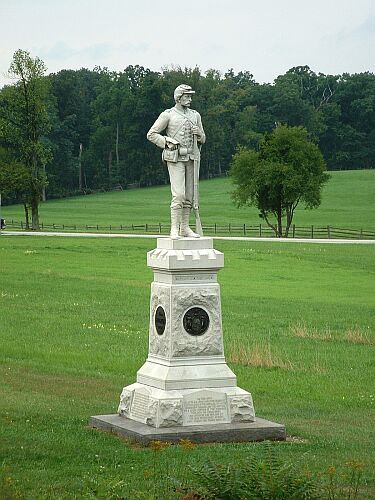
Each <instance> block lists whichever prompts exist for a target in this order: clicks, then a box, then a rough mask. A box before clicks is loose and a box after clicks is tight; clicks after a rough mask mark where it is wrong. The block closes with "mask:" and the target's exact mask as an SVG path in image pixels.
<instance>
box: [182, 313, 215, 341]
mask: <svg viewBox="0 0 375 500" xmlns="http://www.w3.org/2000/svg"><path fill="white" fill-rule="evenodd" d="M209 324H210V318H209V317H208V314H207V313H206V311H205V310H204V309H202V308H201V307H192V308H191V309H189V310H188V311H186V313H185V315H184V319H183V325H184V328H185V330H186V331H187V333H189V334H190V335H203V334H204V333H206V331H207V329H208V327H209Z"/></svg>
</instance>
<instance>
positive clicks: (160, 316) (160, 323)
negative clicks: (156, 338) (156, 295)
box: [155, 306, 167, 335]
mask: <svg viewBox="0 0 375 500" xmlns="http://www.w3.org/2000/svg"><path fill="white" fill-rule="evenodd" d="M166 322H167V319H166V317H165V311H164V309H163V308H162V307H161V306H158V307H157V309H156V311H155V328H156V331H157V333H158V335H163V333H164V330H165V324H166Z"/></svg>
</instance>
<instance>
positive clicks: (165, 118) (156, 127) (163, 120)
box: [147, 111, 169, 149]
mask: <svg viewBox="0 0 375 500" xmlns="http://www.w3.org/2000/svg"><path fill="white" fill-rule="evenodd" d="M168 122H169V113H168V111H163V112H162V113H161V114H160V115H159V118H158V119H157V120H156V122H155V123H154V124H153V126H152V127H151V128H150V130H149V131H148V132H147V139H148V140H149V141H151V142H153V143H154V144H156V145H157V146H159V148H162V149H164V148H165V143H166V141H165V137H164V136H163V135H161V132H163V130H165V129H166V128H167V126H168Z"/></svg>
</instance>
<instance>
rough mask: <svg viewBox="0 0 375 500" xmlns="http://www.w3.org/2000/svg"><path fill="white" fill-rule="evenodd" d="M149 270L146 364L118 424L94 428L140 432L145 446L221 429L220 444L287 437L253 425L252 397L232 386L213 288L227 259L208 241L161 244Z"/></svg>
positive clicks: (105, 420) (98, 423)
mask: <svg viewBox="0 0 375 500" xmlns="http://www.w3.org/2000/svg"><path fill="white" fill-rule="evenodd" d="M147 265H148V266H149V267H151V268H152V270H153V272H154V281H153V283H152V285H151V299H150V325H149V355H148V358H147V360H146V362H145V364H144V365H143V366H142V367H141V368H140V370H139V371H138V373H137V381H136V383H134V384H132V385H129V386H126V387H124V389H123V391H122V393H121V396H120V405H119V408H118V414H119V417H120V420H119V418H118V417H116V418H115V419H113V418H112V417H111V416H102V417H100V416H97V417H92V421H91V425H92V426H94V427H102V428H108V427H109V428H111V429H112V430H115V431H116V429H117V430H118V429H122V433H124V432H125V434H126V432H128V435H129V436H133V435H134V432H135V431H134V429H137V432H138V435H139V436H140V438H142V436H143V438H145V436H146V435H147V436H148V438H147V439H149V440H150V439H152V437H150V436H153V435H154V436H158V438H159V439H160V435H165V436H166V437H165V439H169V440H170V439H171V436H175V438H174V440H176V439H177V437H176V436H179V435H181V437H182V436H183V435H185V434H187V433H188V434H189V435H194V436H195V437H196V439H195V440H196V441H204V438H202V433H203V435H204V434H205V433H206V434H207V433H208V434H209V433H210V432H211V434H210V435H212V436H214V435H215V436H216V435H220V432H219V431H218V432H219V434H217V433H216V434H215V432H214V429H225V439H224V438H223V440H225V441H228V440H231V436H232V439H233V440H241V439H239V438H238V436H242V438H244V436H245V440H256V439H259V436H263V437H262V438H263V439H283V438H284V439H285V428H284V427H283V426H280V425H279V424H273V423H272V422H267V421H264V420H261V422H263V423H264V422H265V424H264V425H263V424H261V423H259V422H255V421H256V418H255V413H254V407H253V401H252V397H251V394H250V393H249V392H247V391H245V390H243V389H241V388H239V387H237V381H236V376H235V374H234V373H233V372H232V370H231V369H230V368H229V367H228V365H227V364H226V362H225V357H224V348H223V332H222V321H221V301H220V286H219V284H218V282H217V273H218V271H219V270H220V269H222V268H223V267H224V255H223V254H222V253H221V252H218V251H217V250H215V249H214V248H213V240H212V238H199V239H195V238H182V239H178V240H172V239H170V238H158V240H157V248H156V249H155V250H152V251H151V252H149V253H148V254H147ZM115 421H116V423H114V422H115ZM119 422H120V424H119ZM131 422H134V423H133V424H132V423H131ZM236 426H237V427H236ZM238 426H239V427H238ZM152 428H154V431H152ZM124 429H125V430H124ZM142 429H143V430H142ZM159 429H160V430H159ZM162 429H165V432H164V431H163V432H164V434H163V433H162V434H160V433H161V430H162ZM192 429H193V430H192ZM194 429H196V431H195V432H194ZM259 429H260V430H259ZM270 429H273V430H272V432H271V430H270ZM275 429H276V431H275ZM275 432H276V434H275ZM252 433H253V434H252ZM208 434H207V435H208ZM198 435H199V436H200V438H197V436H198ZM252 435H253V438H252V437H251V436H252ZM167 436H169V437H167ZM236 436H237V437H236ZM264 436H265V437H264ZM282 436H284V437H282ZM133 437H134V436H133ZM147 439H146V438H145V439H139V440H141V441H145V440H146V441H147ZM155 439H156V438H155ZM242 440H244V439H242Z"/></svg>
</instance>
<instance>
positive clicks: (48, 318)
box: [0, 172, 375, 499]
mask: <svg viewBox="0 0 375 500" xmlns="http://www.w3.org/2000/svg"><path fill="white" fill-rule="evenodd" d="M345 174H347V173H346V172H345V173H340V174H339V175H345ZM349 174H350V173H349ZM212 182H213V183H217V185H222V186H223V185H224V183H223V181H212ZM208 184H209V183H207V185H208ZM157 191H158V189H154V190H151V189H150V190H144V192H145V193H152V192H154V193H155V192H157ZM162 191H163V190H162V188H160V192H162ZM202 191H203V190H202ZM139 193H140V191H138V194H139ZM127 194H128V193H119V194H117V193H115V194H111V195H102V196H103V198H105V197H109V198H110V197H114V198H115V197H116V196H124V197H125V196H126V195H127ZM129 194H131V195H132V192H129ZM94 199H96V200H99V199H100V196H96V197H87V198H86V200H89V201H91V200H94ZM78 201H79V200H78V199H77V200H76V202H77V203H78ZM72 202H73V200H70V201H69V202H67V201H62V202H57V203H56V202H55V203H54V205H55V206H58V205H59V204H60V206H64V207H66V206H68V205H69V204H70V203H72ZM80 202H81V203H82V199H81V200H80ZM96 203H98V202H96ZM52 205H53V203H51V204H47V205H45V206H46V207H49V206H52ZM154 246H155V241H153V240H142V239H134V240H122V239H121V240H117V239H116V240H113V239H104V238H103V239H102V238H96V239H91V238H84V239H83V238H82V239H81V238H54V237H38V238H27V237H15V236H13V237H12V236H1V237H0V314H1V322H0V342H1V350H0V372H1V380H2V383H1V386H0V412H1V415H0V418H1V425H0V443H1V444H0V466H1V469H2V476H3V477H2V483H1V481H0V484H1V486H0V488H2V489H0V498H9V497H10V498H12V497H17V495H18V496H20V497H25V498H43V497H48V498H58V497H61V498H74V497H79V498H86V497H90V495H91V497H90V498H93V497H99V498H109V497H110V492H111V491H112V490H113V492H117V491H118V490H122V491H123V495H124V497H125V498H163V499H164V498H169V497H172V496H171V495H172V494H171V493H167V490H170V486H169V483H168V481H167V479H166V476H168V475H172V476H174V477H180V476H182V475H184V474H188V472H187V468H186V464H187V463H195V464H199V463H204V462H206V461H207V460H208V459H213V460H216V461H220V462H222V463H226V462H236V461H240V460H246V456H247V454H248V453H249V451H251V450H253V449H255V450H257V449H259V445H254V444H226V445H220V444H217V445H207V446H197V447H195V448H194V449H192V450H187V449H184V448H183V447H180V446H174V447H170V448H167V449H165V450H163V451H159V452H157V451H153V450H152V449H142V448H139V447H136V446H133V445H130V444H128V443H125V442H123V441H121V440H120V439H118V438H117V437H115V436H111V435H108V434H105V433H101V432H98V431H95V430H93V429H90V428H88V427H87V423H88V419H89V417H90V416H91V415H97V414H103V413H113V412H115V411H116V408H117V404H118V399H119V395H120V392H121V389H122V387H123V386H124V385H127V384H130V383H132V382H134V381H135V377H136V372H137V370H138V368H139V367H140V366H141V365H142V364H143V362H144V360H145V358H146V356H147V338H148V321H149V318H148V311H149V304H148V301H149V290H150V283H151V281H152V273H151V271H150V270H149V269H148V268H147V267H146V262H145V260H146V252H147V251H148V250H150V249H152V248H153V247H154ZM215 247H216V248H217V249H218V250H221V251H224V252H225V263H226V264H225V268H224V270H223V271H221V272H220V274H219V280H220V283H221V292H222V308H223V328H224V340H225V346H226V355H227V359H228V361H229V364H230V366H231V368H232V369H233V370H234V371H235V373H236V375H237V377H238V384H239V386H240V387H243V388H244V389H247V390H249V391H250V392H252V394H253V398H254V404H255V410H256V412H257V414H258V415H259V416H262V417H264V418H267V419H270V420H274V421H276V422H283V423H285V424H286V427H287V432H288V434H289V435H292V436H295V437H296V438H295V439H294V440H293V441H291V442H287V443H278V444H276V445H275V447H276V451H277V453H278V454H279V455H280V456H281V457H283V458H288V459H292V460H294V461H298V462H299V463H301V464H305V465H306V466H307V467H308V468H309V469H311V470H312V471H315V472H319V471H320V472H324V471H326V469H327V467H328V466H329V465H334V466H336V467H338V468H339V469H340V470H341V468H344V465H345V463H346V462H348V461H352V460H358V461H361V462H363V464H364V479H365V483H363V486H362V490H361V495H362V497H363V498H370V497H371V496H372V495H375V484H374V477H373V464H374V449H373V442H374V430H373V429H374V425H373V422H374V399H375V393H374V385H373V380H374V372H373V367H374V343H375V335H374V333H375V332H374V325H375V316H374V296H375V294H374V292H375V290H374V288H375V286H374V283H375V280H374V275H375V269H374V263H375V259H374V257H375V247H374V246H373V245H319V244H315V245H308V244H297V243H290V244H288V245H279V244H278V245H275V244H272V243H271V242H270V243H264V242H255V243H254V242H222V241H221V242H219V241H217V242H215ZM121 482H122V483H121ZM111 488H112V490H111ZM6 495H8V497H7V496H6ZM176 498H178V496H176Z"/></svg>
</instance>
